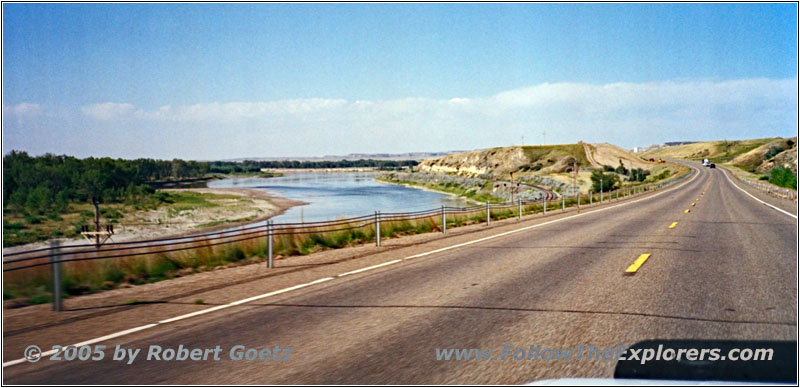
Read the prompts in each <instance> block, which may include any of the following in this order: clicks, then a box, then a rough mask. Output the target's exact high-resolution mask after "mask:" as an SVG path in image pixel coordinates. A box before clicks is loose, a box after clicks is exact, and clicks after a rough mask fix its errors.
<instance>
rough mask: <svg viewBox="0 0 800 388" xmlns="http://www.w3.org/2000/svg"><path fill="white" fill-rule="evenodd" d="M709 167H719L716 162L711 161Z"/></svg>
mask: <svg viewBox="0 0 800 388" xmlns="http://www.w3.org/2000/svg"><path fill="white" fill-rule="evenodd" d="M708 167H710V168H717V165H716V164H714V163H709V165H708Z"/></svg>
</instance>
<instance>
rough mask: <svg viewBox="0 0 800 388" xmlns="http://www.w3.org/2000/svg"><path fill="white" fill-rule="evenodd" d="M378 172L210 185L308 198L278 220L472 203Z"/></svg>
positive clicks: (322, 218)
mask: <svg viewBox="0 0 800 388" xmlns="http://www.w3.org/2000/svg"><path fill="white" fill-rule="evenodd" d="M377 174H378V173H375V172H337V173H312V172H300V173H286V174H285V175H284V176H281V177H275V178H230V179H221V180H218V181H212V182H209V183H208V187H241V188H254V189H263V190H267V191H268V192H269V193H271V194H273V195H276V196H279V197H284V198H290V199H295V200H299V201H303V202H308V205H305V206H295V207H293V208H291V209H289V210H287V211H286V213H284V214H282V215H279V216H277V217H274V218H273V220H274V221H275V222H276V223H280V222H300V221H301V217H302V220H303V221H305V222H309V221H330V220H336V219H339V218H348V217H357V216H363V215H369V214H374V213H375V211H376V210H380V211H381V212H384V213H385V212H411V211H418V210H427V209H435V208H439V207H441V206H442V205H443V204H444V205H447V206H472V205H471V204H470V203H469V202H467V201H465V200H462V199H459V198H456V197H454V196H450V195H444V194H440V193H435V192H431V191H425V190H420V189H415V188H410V187H405V186H400V185H393V184H389V183H383V182H378V181H376V180H375V179H374V178H375V177H376V176H377Z"/></svg>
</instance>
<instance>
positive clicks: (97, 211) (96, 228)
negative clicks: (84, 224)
mask: <svg viewBox="0 0 800 388" xmlns="http://www.w3.org/2000/svg"><path fill="white" fill-rule="evenodd" d="M99 204H100V201H98V199H97V197H92V205H94V233H95V235H94V245H95V246H96V247H97V248H100V207H99V206H98V205H99Z"/></svg>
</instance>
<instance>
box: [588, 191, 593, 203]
mask: <svg viewBox="0 0 800 388" xmlns="http://www.w3.org/2000/svg"><path fill="white" fill-rule="evenodd" d="M592 202H594V193H592V192H591V191H590V192H589V206H592Z"/></svg>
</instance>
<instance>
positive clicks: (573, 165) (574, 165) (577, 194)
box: [572, 160, 581, 210]
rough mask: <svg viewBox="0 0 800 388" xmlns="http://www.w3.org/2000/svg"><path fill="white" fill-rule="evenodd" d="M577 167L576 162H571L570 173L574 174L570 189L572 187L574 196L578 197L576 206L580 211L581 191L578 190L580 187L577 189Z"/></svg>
mask: <svg viewBox="0 0 800 388" xmlns="http://www.w3.org/2000/svg"><path fill="white" fill-rule="evenodd" d="M578 166H579V164H578V161H577V160H573V161H572V171H573V172H574V174H573V175H572V187H574V188H575V189H576V190H577V191H576V194H575V195H576V196H577V197H578V204H577V206H578V210H580V208H581V189H580V187H578Z"/></svg>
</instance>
